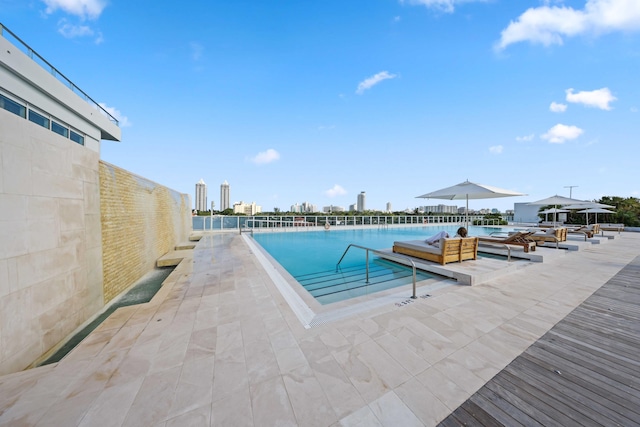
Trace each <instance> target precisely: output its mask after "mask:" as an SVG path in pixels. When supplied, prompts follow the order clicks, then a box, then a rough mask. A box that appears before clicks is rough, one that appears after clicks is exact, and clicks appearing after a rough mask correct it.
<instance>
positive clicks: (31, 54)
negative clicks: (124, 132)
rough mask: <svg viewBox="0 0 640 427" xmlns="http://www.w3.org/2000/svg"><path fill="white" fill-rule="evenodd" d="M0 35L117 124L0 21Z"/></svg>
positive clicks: (98, 105) (116, 122)
mask: <svg viewBox="0 0 640 427" xmlns="http://www.w3.org/2000/svg"><path fill="white" fill-rule="evenodd" d="M5 33H6V34H9V35H10V36H11V38H12V40H9V38H8V37H6V35H5ZM0 36H2V37H3V38H5V39H6V40H7V41H9V42H11V43H12V44H13V45H14V46H16V47H17V48H18V49H20V50H22V51H23V52H24V53H25V54H26V55H27V56H28V57H29V58H31V59H32V60H33V61H34V62H36V63H37V64H39V65H40V66H41V67H42V68H44V69H45V70H47V71H49V73H51V75H52V76H53V77H55V78H56V79H58V81H60V82H61V83H62V84H64V85H65V86H67V87H68V88H69V89H71V91H72V92H73V93H75V94H76V95H78V96H79V97H80V98H82V99H83V100H84V101H86V102H87V103H88V104H89V105H91V106H92V107H94V108H96V109H97V110H98V111H100V112H101V113H102V114H103V115H104V116H105V117H106V118H108V119H109V120H110V121H111V122H112V123H114V124H115V125H116V126H119V122H118V119H116V118H115V117H113V116H112V115H111V114H110V113H109V112H108V111H107V110H105V109H104V108H103V107H102V106H101V105H100V104H98V103H97V102H96V101H94V100H93V98H91V97H90V96H89V95H87V94H86V93H85V92H84V91H83V90H82V89H80V88H79V87H78V86H76V85H75V84H74V83H73V82H72V81H71V80H69V79H68V78H67V77H66V76H65V75H64V74H62V73H61V72H60V71H59V70H58V69H57V68H56V67H54V66H53V65H51V64H50V63H49V61H47V60H46V59H44V58H43V57H42V56H40V54H38V52H36V51H35V50H33V49H32V48H31V47H30V46H29V45H28V44H26V43H25V42H24V41H22V39H20V37H18V36H17V35H15V34H14V33H13V32H12V31H11V30H10V29H8V28H7V27H5V26H4V25H3V24H2V23H0Z"/></svg>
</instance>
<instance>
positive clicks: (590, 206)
mask: <svg viewBox="0 0 640 427" xmlns="http://www.w3.org/2000/svg"><path fill="white" fill-rule="evenodd" d="M563 208H564V209H571V210H577V209H582V210H583V212H578V213H584V214H585V215H584V216H585V223H586V224H587V225H589V213H593V212H584V210H586V209H598V208H601V209H615V206H611V205H605V204H604V203H598V202H584V203H574V204H572V205H568V206H563ZM607 212H609V213H611V211H607ZM600 213H606V212H600ZM597 218H598V213H597V212H596V221H597Z"/></svg>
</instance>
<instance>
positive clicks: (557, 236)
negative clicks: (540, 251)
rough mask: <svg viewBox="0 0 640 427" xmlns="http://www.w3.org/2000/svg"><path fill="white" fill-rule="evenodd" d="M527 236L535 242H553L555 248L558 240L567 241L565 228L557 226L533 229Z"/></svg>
mask: <svg viewBox="0 0 640 427" xmlns="http://www.w3.org/2000/svg"><path fill="white" fill-rule="evenodd" d="M529 238H531V239H533V240H535V241H536V243H546V242H550V243H555V244H556V248H557V247H558V243H559V242H566V241H567V228H566V227H558V228H548V229H545V230H539V231H535V232H534V233H533V234H531V235H530V236H529Z"/></svg>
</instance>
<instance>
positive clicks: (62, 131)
mask: <svg viewBox="0 0 640 427" xmlns="http://www.w3.org/2000/svg"><path fill="white" fill-rule="evenodd" d="M51 130H52V131H54V132H55V133H57V134H58V135H62V136H64V137H65V138H66V137H67V136H68V135H69V129H67V128H66V127H64V126H62V125H61V124H59V123H56V122H54V121H52V122H51Z"/></svg>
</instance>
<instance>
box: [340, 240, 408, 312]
mask: <svg viewBox="0 0 640 427" xmlns="http://www.w3.org/2000/svg"><path fill="white" fill-rule="evenodd" d="M352 247H353V248H358V249H364V250H365V251H366V256H365V264H366V278H365V283H366V284H367V285H368V284H369V252H373V253H374V254H377V255H380V256H382V257H383V258H385V259H391V260H393V258H396V259H401V260H405V261H409V262H410V263H411V268H412V269H413V295H411V298H412V299H416V298H418V297H417V295H416V263H415V262H413V260H412V259H411V258H410V257H408V256H406V255H398V254H390V253H388V252H382V251H379V250H377V249H371V248H367V247H365V246H360V245H356V244H355V243H351V244H349V246H347V249H345V250H344V253H343V254H342V256H341V257H340V261H338V263H337V264H336V273H337V272H338V269H339V268H340V263H341V262H342V260H343V259H344V257H345V255H347V252H349V249H351V248H352Z"/></svg>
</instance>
